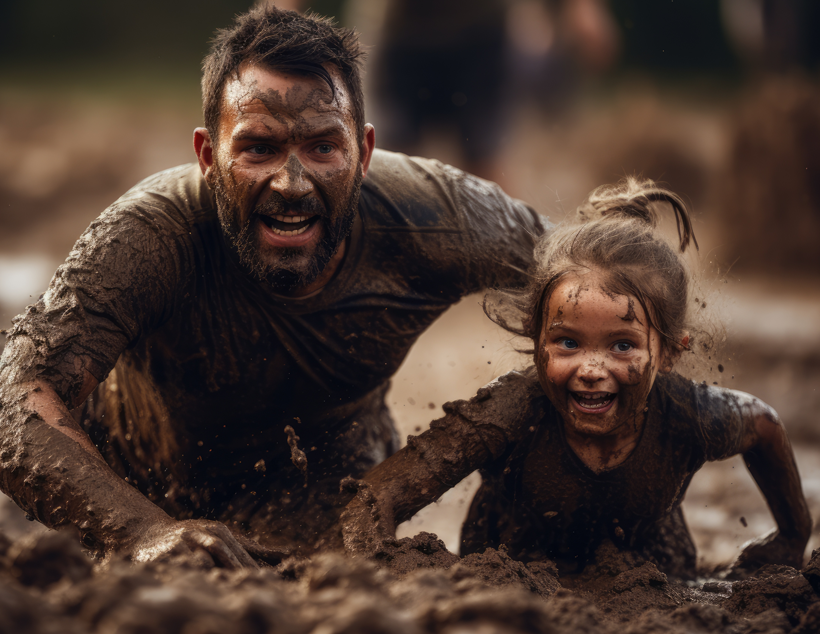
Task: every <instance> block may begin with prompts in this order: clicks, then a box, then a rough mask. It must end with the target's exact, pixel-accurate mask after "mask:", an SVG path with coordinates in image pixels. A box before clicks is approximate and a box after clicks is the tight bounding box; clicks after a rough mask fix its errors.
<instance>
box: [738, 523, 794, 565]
mask: <svg viewBox="0 0 820 634" xmlns="http://www.w3.org/2000/svg"><path fill="white" fill-rule="evenodd" d="M805 548H806V540H804V539H801V538H794V539H791V540H789V539H787V538H786V537H783V535H781V534H780V531H778V530H773V531H772V532H771V533H769V534H768V535H764V536H763V537H759V538H758V539H755V540H752V541H750V542H748V543H746V544H745V545H744V547H743V550H742V551H741V553H740V555H739V556H738V558H737V560H735V563H734V564H732V572H747V573H751V572H754V571H755V570H757V569H758V568H760V567H761V566H765V565H766V564H779V565H785V566H792V567H793V568H797V569H798V570H799V569H800V568H802V567H803V551H804V550H805Z"/></svg>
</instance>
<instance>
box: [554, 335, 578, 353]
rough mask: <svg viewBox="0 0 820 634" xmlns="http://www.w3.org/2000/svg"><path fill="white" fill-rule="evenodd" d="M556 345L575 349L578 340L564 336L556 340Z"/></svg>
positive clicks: (566, 348)
mask: <svg viewBox="0 0 820 634" xmlns="http://www.w3.org/2000/svg"><path fill="white" fill-rule="evenodd" d="M558 345H559V346H560V347H561V348H563V349H564V350H575V349H576V348H577V347H578V342H577V341H575V339H568V338H567V337H564V338H563V339H559V340H558Z"/></svg>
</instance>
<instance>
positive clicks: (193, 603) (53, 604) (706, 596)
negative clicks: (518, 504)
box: [0, 532, 820, 634]
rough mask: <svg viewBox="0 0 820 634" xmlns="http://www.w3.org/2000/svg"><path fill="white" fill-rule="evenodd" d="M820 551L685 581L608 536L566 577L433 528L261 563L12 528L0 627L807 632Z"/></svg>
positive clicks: (36, 631)
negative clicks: (141, 552) (460, 552)
mask: <svg viewBox="0 0 820 634" xmlns="http://www.w3.org/2000/svg"><path fill="white" fill-rule="evenodd" d="M818 587H820V550H819V551H815V553H814V554H813V556H812V559H811V561H810V562H809V565H808V566H807V567H806V568H805V569H804V570H803V571H798V570H795V569H793V568H789V567H787V566H767V567H765V568H763V569H761V570H760V571H759V572H758V573H757V574H756V575H754V576H752V577H750V578H749V579H746V580H744V581H738V582H734V583H730V582H718V581H714V580H712V581H707V582H705V583H704V582H700V583H689V584H685V583H682V582H676V581H673V580H670V579H668V578H667V577H666V575H664V574H663V573H661V572H660V571H659V570H658V569H657V567H655V565H654V564H652V563H651V562H647V561H640V560H638V559H637V558H635V557H633V556H631V555H629V554H624V553H619V552H617V551H616V550H615V549H614V547H612V546H611V545H609V546H604V547H602V549H601V550H599V552H598V556H597V560H596V563H595V564H593V565H592V566H590V567H588V568H587V570H585V571H584V572H583V573H581V574H580V575H578V576H576V577H575V578H571V579H570V578H567V579H560V580H559V578H558V576H557V569H556V567H555V566H553V565H552V564H551V563H549V562H539V563H526V564H525V563H522V562H520V561H516V560H513V559H511V558H510V557H509V555H507V553H506V552H504V551H503V550H500V551H496V550H492V549H490V550H488V551H486V552H484V553H482V554H475V555H470V556H468V557H464V558H459V557H457V556H455V555H453V554H452V553H450V552H448V551H447V550H446V548H445V547H444V544H443V543H442V542H441V541H440V540H439V539H438V538H437V537H436V536H435V535H431V534H428V533H421V534H419V535H417V536H416V537H413V538H406V539H402V540H396V541H392V542H389V543H386V544H384V545H383V546H382V548H381V549H380V551H379V552H378V553H377V555H376V557H375V558H373V560H363V559H351V558H349V557H346V556H344V555H342V554H339V553H325V554H320V555H317V556H315V557H313V558H312V559H310V560H306V559H296V558H291V559H288V560H286V561H284V562H283V563H282V564H280V565H279V566H277V567H275V568H274V567H268V568H265V569H263V570H261V571H259V572H253V573H250V572H228V571H225V570H221V569H211V570H208V571H205V572H204V573H203V571H202V570H201V569H199V568H195V567H193V566H191V565H190V564H188V563H186V562H185V561H176V562H163V563H155V564H151V565H143V566H137V565H131V564H129V563H126V562H113V563H111V564H110V565H107V566H103V565H101V564H98V563H95V562H94V561H93V560H91V559H89V558H87V557H86V556H85V555H84V553H83V552H82V551H81V549H80V546H79V545H77V544H76V542H75V540H74V539H73V538H72V537H71V536H70V535H68V534H66V533H59V532H50V533H47V534H44V535H40V536H29V537H26V538H23V539H21V540H19V541H17V542H10V541H9V540H8V539H5V538H1V537H0V634H6V633H7V632H8V633H11V632H15V633H16V632H23V631H25V632H29V633H32V634H41V633H49V634H51V633H55V634H56V633H58V632H59V633H68V634H75V633H76V634H80V633H86V632H88V633H91V632H93V633H104V632H105V633H107V632H117V633H134V634H136V633H141V632H152V633H157V634H164V633H169V634H170V633H181V634H217V633H219V634H225V633H227V632H231V633H234V632H236V633H238V634H246V633H247V634H251V633H260V632H277V633H278V632H285V633H288V634H301V633H303V632H304V633H313V634H343V633H350V634H353V633H354V632H356V633H365V634H368V633H372V634H378V633H387V632H390V633H399V634H405V633H407V634H416V633H421V632H435V633H442V634H456V633H461V632H480V633H481V632H488V633H489V632H501V633H510V634H513V633H519V632H545V633H558V634H563V633H566V634H569V633H584V632H589V633H599V632H600V633H603V634H653V633H656V632H657V633H661V632H672V633H681V634H683V633H684V632H686V633H691V632H694V633H700V632H702V633H709V634H711V633H718V632H719V633H726V634H752V633H756V634H762V633H767V634H778V633H783V634H808V633H809V632H817V631H818V628H819V627H820V598H819V597H818V594H817V590H818Z"/></svg>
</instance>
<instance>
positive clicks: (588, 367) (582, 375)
mask: <svg viewBox="0 0 820 634" xmlns="http://www.w3.org/2000/svg"><path fill="white" fill-rule="evenodd" d="M607 375H608V370H607V368H606V365H605V363H604V360H603V358H602V357H601V356H599V355H596V354H590V355H587V356H586V358H585V359H584V361H583V363H582V364H581V367H579V368H578V373H577V376H578V378H579V379H581V381H583V382H584V383H590V384H591V383H597V382H598V381H603V380H604V379H605V378H606V377H607Z"/></svg>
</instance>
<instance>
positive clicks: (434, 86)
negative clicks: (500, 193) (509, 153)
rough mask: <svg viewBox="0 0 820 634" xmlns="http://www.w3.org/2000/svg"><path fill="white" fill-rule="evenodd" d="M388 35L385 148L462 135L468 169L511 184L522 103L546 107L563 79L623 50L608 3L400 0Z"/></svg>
mask: <svg viewBox="0 0 820 634" xmlns="http://www.w3.org/2000/svg"><path fill="white" fill-rule="evenodd" d="M381 39H382V42H383V43H382V45H381V46H380V47H379V60H378V62H377V66H376V71H375V82H376V86H375V92H376V96H377V98H378V99H379V100H380V101H381V103H382V107H383V109H384V111H385V113H386V118H387V121H386V122H385V123H386V124H387V125H386V126H385V127H386V128H387V129H386V133H385V137H386V146H387V147H389V148H391V149H394V150H400V151H403V152H407V153H411V154H415V153H420V152H421V148H420V146H421V142H422V138H423V136H424V134H425V132H427V131H428V130H429V129H430V128H431V127H434V126H439V127H440V128H441V129H445V130H453V131H454V132H455V133H456V134H457V135H458V136H457V138H458V146H459V150H460V153H461V161H462V164H461V167H463V168H464V169H466V170H467V171H469V172H472V173H474V174H477V175H479V176H482V177H484V178H488V179H490V180H495V181H496V182H499V183H501V184H502V185H504V184H505V183H504V182H503V181H504V180H505V179H504V177H503V174H502V171H501V168H500V166H499V153H500V152H501V150H503V147H504V143H505V139H506V138H507V136H508V135H509V132H510V130H509V128H510V123H511V120H512V114H513V106H514V104H515V103H516V102H517V101H518V100H519V98H520V97H522V96H530V95H536V98H538V99H541V100H542V101H543V100H544V97H543V94H542V93H544V92H546V93H550V92H556V91H557V92H560V91H562V90H563V89H564V88H565V87H566V84H567V82H565V81H563V80H562V79H561V76H562V75H563V76H568V75H573V74H574V73H575V72H576V70H581V71H582V72H586V71H589V70H591V71H593V72H598V71H600V70H601V69H607V68H609V67H610V65H611V64H612V61H613V60H614V59H615V58H616V57H617V51H618V33H617V30H616V27H615V25H614V22H613V20H612V18H611V16H610V13H609V8H608V3H607V2H606V0H574V1H573V2H565V1H561V0H512V1H510V0H473V1H468V0H392V1H391V2H390V4H389V6H388V8H387V15H386V18H385V24H384V30H383V33H382V38H381ZM533 86H542V87H544V88H542V89H541V90H540V91H539V90H538V89H536V90H535V91H533ZM549 97H550V100H551V99H552V98H553V97H554V95H551V94H550V95H549Z"/></svg>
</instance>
